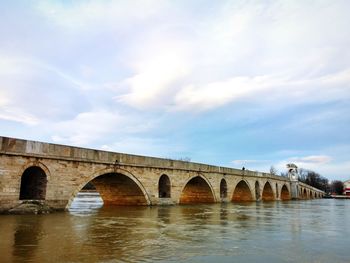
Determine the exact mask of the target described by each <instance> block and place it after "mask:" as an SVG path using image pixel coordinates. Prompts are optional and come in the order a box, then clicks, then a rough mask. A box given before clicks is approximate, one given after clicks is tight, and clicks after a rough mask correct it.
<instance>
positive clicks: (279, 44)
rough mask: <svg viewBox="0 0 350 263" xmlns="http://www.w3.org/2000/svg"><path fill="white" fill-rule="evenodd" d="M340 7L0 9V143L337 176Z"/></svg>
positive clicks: (342, 146)
mask: <svg viewBox="0 0 350 263" xmlns="http://www.w3.org/2000/svg"><path fill="white" fill-rule="evenodd" d="M349 11H350V1H347V0H344V1H340V0H328V1H323V0H319V1H304V0H300V1H298V0H296V1H284V0H283V1H282V0H281V1H278V0H276V1H260V0H256V1H239V0H237V1H236V0H235V1H225V0H222V1H211V0H200V1H199V0H192V1H188V0H177V1H170V0H169V1H167V0H162V1H159V0H144V1H137V0H133V1H130V0H125V1H124V0H119V1H102V0H101V1H97V0H96V1H88V0H86V1H82V0H75V1H68V0H61V1H59V0H56V1H49V0H47V1H40V0H38V1H31V0H28V1H13V0H11V1H10V0H9V1H6V0H1V1H0V135H1V136H9V137H16V138H23V139H30V140H38V141H44V142H50V143H58V144H68V145H74V146H80V147H87V148H96V149H103V150H108V151H116V152H124V153H130V154H139V155H147V156H156V157H162V158H172V159H184V158H190V159H191V161H194V162H200V163H208V164H213V165H220V166H226V167H234V168H241V167H242V166H244V167H246V169H249V170H258V171H269V170H270V167H271V166H274V167H275V168H276V169H277V171H278V172H285V171H286V167H285V166H286V164H287V163H291V162H292V163H295V164H297V165H298V166H299V167H301V168H304V169H311V170H314V171H316V172H318V173H320V174H321V175H323V176H325V177H327V178H329V179H330V180H336V179H337V180H338V179H339V180H346V179H350V30H349V25H350V16H349Z"/></svg>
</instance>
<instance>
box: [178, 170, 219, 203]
mask: <svg viewBox="0 0 350 263" xmlns="http://www.w3.org/2000/svg"><path fill="white" fill-rule="evenodd" d="M215 202H216V198H215V194H214V190H213V187H212V186H211V184H210V182H209V181H208V179H207V178H206V177H205V176H203V175H201V174H199V175H195V176H192V177H191V178H189V179H188V180H187V181H186V183H185V185H184V187H183V188H182V190H181V195H180V198H179V202H178V203H179V204H207V203H215Z"/></svg>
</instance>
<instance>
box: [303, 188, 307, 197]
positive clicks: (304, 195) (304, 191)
mask: <svg viewBox="0 0 350 263" xmlns="http://www.w3.org/2000/svg"><path fill="white" fill-rule="evenodd" d="M303 198H304V199H306V198H307V193H306V189H305V188H304V190H303Z"/></svg>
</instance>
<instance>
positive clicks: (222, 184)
mask: <svg viewBox="0 0 350 263" xmlns="http://www.w3.org/2000/svg"><path fill="white" fill-rule="evenodd" d="M226 197H227V183H226V180H225V179H221V182H220V198H226Z"/></svg>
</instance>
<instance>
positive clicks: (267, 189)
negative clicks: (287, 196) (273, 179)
mask: <svg viewBox="0 0 350 263" xmlns="http://www.w3.org/2000/svg"><path fill="white" fill-rule="evenodd" d="M274 199H275V197H274V194H273V190H272V187H271V184H270V183H269V182H266V183H265V185H264V189H263V194H262V200H263V201H273V200H274Z"/></svg>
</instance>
